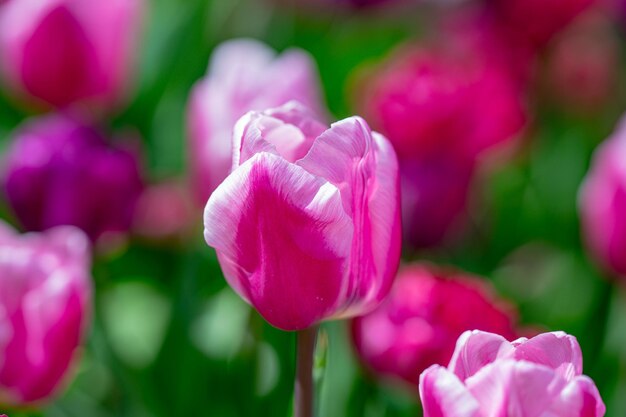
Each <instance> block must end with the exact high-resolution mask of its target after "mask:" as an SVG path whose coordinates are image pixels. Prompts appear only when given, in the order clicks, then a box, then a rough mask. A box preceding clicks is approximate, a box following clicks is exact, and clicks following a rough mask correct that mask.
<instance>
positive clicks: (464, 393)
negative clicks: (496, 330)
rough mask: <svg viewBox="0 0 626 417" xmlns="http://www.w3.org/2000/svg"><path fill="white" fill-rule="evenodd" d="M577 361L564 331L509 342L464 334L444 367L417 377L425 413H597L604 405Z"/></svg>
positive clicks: (475, 416)
mask: <svg viewBox="0 0 626 417" xmlns="http://www.w3.org/2000/svg"><path fill="white" fill-rule="evenodd" d="M582 362H583V357H582V353H581V351H580V346H579V345H578V341H577V340H576V338H575V337H573V336H570V335H568V334H565V333H563V332H553V333H543V334H540V335H538V336H535V337H533V338H532V339H526V338H520V339H517V340H515V341H513V342H508V341H507V340H506V339H505V338H503V337H502V336H500V335H497V334H493V333H486V332H481V331H476V330H475V331H468V332H465V333H464V334H463V335H462V336H461V337H460V338H459V340H458V342H457V345H456V349H455V351H454V354H453V356H452V360H451V361H450V364H449V365H448V367H447V368H444V367H442V366H440V365H433V366H432V367H430V368H428V369H427V370H426V371H424V373H423V374H422V375H421V376H420V397H421V399H422V406H423V407H424V417H489V416H551V417H602V416H604V413H605V411H606V408H605V406H604V403H603V401H602V398H601V397H600V393H599V392H598V389H597V388H596V386H595V384H594V382H593V381H592V380H591V379H590V378H589V377H587V376H585V375H583V374H582V368H583V363H582Z"/></svg>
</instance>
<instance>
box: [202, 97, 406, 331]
mask: <svg viewBox="0 0 626 417" xmlns="http://www.w3.org/2000/svg"><path fill="white" fill-rule="evenodd" d="M234 142H235V146H234V148H233V149H234V156H233V171H232V173H231V174H230V175H229V176H228V178H226V180H225V181H224V182H223V183H222V184H221V185H220V186H219V187H218V188H217V189H216V190H215V192H214V193H213V194H212V195H211V197H210V198H209V201H208V203H207V206H206V209H205V216H204V226H205V231H204V235H205V238H206V241H207V243H208V244H209V246H212V247H214V248H215V249H216V251H217V254H218V258H219V260H220V264H221V266H222V270H223V272H224V275H225V276H226V279H227V280H228V282H229V283H230V285H231V286H232V287H233V288H234V289H235V291H237V292H238V293H239V295H241V296H242V297H243V298H244V299H245V300H247V301H248V302H249V303H250V304H252V305H253V306H254V307H255V308H256V309H257V310H258V311H259V313H261V315H262V316H263V317H264V318H265V319H266V320H267V321H268V322H269V323H270V324H272V325H274V326H276V327H278V328H281V329H284V330H301V329H305V328H307V327H309V326H311V325H313V324H315V323H317V322H319V321H322V320H328V319H334V318H342V317H349V316H354V315H358V314H363V313H366V312H368V311H370V310H371V309H373V308H375V307H376V306H377V305H378V304H379V302H380V301H381V300H382V299H383V298H384V297H385V295H386V294H387V292H388V290H389V288H390V286H391V283H392V280H393V278H394V275H395V273H396V268H397V266H398V261H399V256H400V202H399V190H398V166H397V162H396V156H395V154H394V152H393V149H392V148H391V146H390V145H389V143H388V142H387V140H386V139H385V138H384V137H383V136H381V135H380V134H378V133H375V132H372V131H371V130H370V128H369V127H368V125H367V123H366V122H365V121H364V120H363V119H361V118H360V117H350V118H348V119H345V120H342V121H339V122H337V123H334V124H333V125H331V127H330V129H328V128H327V127H326V126H325V125H323V124H322V123H320V122H318V121H317V120H316V119H315V118H313V117H312V116H311V115H310V114H309V113H308V112H307V111H306V110H305V109H304V108H303V107H301V106H300V105H299V104H297V103H288V104H287V105H285V106H282V107H279V108H276V109H272V110H266V111H264V112H250V113H248V114H247V115H246V116H244V117H242V118H241V119H240V120H239V122H237V125H236V127H235V135H234Z"/></svg>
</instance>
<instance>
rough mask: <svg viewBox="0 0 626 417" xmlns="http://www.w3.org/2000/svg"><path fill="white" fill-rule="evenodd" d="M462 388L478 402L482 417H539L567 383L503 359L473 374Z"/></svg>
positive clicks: (539, 369)
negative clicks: (465, 388) (464, 387)
mask: <svg viewBox="0 0 626 417" xmlns="http://www.w3.org/2000/svg"><path fill="white" fill-rule="evenodd" d="M465 384H466V386H467V388H468V389H469V391H470V392H471V393H472V395H473V396H474V398H476V399H477V400H478V401H479V402H480V404H481V411H482V414H483V415H484V417H500V416H504V415H506V416H516V417H541V416H544V415H545V414H544V413H545V412H546V411H548V410H549V408H550V406H551V404H552V402H553V401H554V400H555V398H557V396H558V395H559V393H560V392H561V390H562V389H563V387H564V386H565V384H566V382H565V380H564V379H563V378H561V377H560V376H559V375H558V374H557V373H556V372H554V370H552V369H550V368H548V367H546V366H542V365H538V364H534V363H531V362H525V361H520V362H516V361H514V360H512V359H502V360H498V361H497V362H495V363H491V364H489V365H487V366H485V367H484V368H482V369H481V370H479V371H478V372H476V373H475V374H474V375H473V376H471V377H469V378H468V379H467V380H466V381H465Z"/></svg>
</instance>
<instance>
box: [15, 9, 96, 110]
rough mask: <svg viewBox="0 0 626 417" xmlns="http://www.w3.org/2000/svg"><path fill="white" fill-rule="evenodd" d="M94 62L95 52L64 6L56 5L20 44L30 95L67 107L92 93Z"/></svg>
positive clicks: (23, 72)
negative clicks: (27, 38) (21, 45)
mask: <svg viewBox="0 0 626 417" xmlns="http://www.w3.org/2000/svg"><path fill="white" fill-rule="evenodd" d="M42 62H45V63H46V65H42ZM96 62H97V60H96V54H95V49H94V47H93V45H92V44H91V43H90V41H89V39H88V38H87V36H86V33H85V31H84V29H83V28H82V27H81V25H80V23H79V22H78V21H77V19H76V17H75V16H74V15H73V14H72V13H71V12H70V11H69V10H68V8H67V7H66V6H58V7H57V8H55V9H53V10H51V11H50V12H49V13H48V14H47V15H46V17H45V18H44V19H43V20H42V21H41V23H40V24H39V25H38V26H37V29H36V30H35V31H34V33H33V34H32V36H31V37H30V38H29V40H28V41H27V42H26V43H25V45H24V57H23V61H22V68H21V70H22V77H23V82H24V85H25V86H26V89H27V90H28V91H29V92H30V93H31V94H33V95H34V96H37V97H40V98H41V99H43V100H44V101H46V102H48V103H50V104H53V105H55V106H63V105H67V104H68V103H70V102H72V101H74V100H77V99H80V98H83V97H85V96H88V95H89V94H92V93H94V91H93V85H94V83H97V81H96V80H94V79H92V77H93V76H94V73H96V72H97V70H96V69H95V67H94V66H95V65H96Z"/></svg>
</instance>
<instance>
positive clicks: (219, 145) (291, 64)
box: [188, 39, 323, 205]
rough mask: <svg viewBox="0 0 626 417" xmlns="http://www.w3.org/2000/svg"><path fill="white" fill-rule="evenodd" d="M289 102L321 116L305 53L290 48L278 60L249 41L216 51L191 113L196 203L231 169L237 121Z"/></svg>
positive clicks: (198, 86)
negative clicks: (250, 114) (250, 112)
mask: <svg viewBox="0 0 626 417" xmlns="http://www.w3.org/2000/svg"><path fill="white" fill-rule="evenodd" d="M290 100H297V101H299V102H301V103H302V104H304V105H305V106H307V107H309V108H310V109H312V110H313V111H314V112H315V113H316V114H317V115H321V114H322V113H323V109H322V105H321V99H320V86H319V81H318V75H317V70H316V67H315V63H314V61H313V58H312V57H311V56H310V55H309V54H307V53H306V52H305V51H302V50H299V49H289V50H287V51H285V52H283V53H282V54H280V55H278V56H277V55H276V53H275V52H274V51H273V50H272V49H270V48H269V47H268V46H266V45H264V44H262V43H260V42H258V41H254V40H251V39H238V40H231V41H228V42H225V43H223V44H222V45H220V46H218V47H217V49H216V50H215V51H214V52H213V56H212V58H211V62H210V64H209V69H208V72H207V75H206V77H205V78H204V79H202V80H200V81H199V82H198V83H197V84H196V85H195V87H194V89H193V91H192V94H191V99H190V103H189V109H188V136H189V138H188V139H189V147H188V149H189V164H190V170H191V173H190V174H191V181H192V185H193V189H194V193H195V197H196V200H197V202H198V204H200V205H204V204H205V203H206V201H207V199H208V198H209V196H210V195H211V193H212V192H213V190H214V189H215V188H216V187H217V186H218V185H219V184H220V183H221V182H222V181H223V180H224V178H226V176H227V175H228V173H229V171H230V168H231V165H232V149H233V142H232V135H233V126H234V125H235V122H236V121H237V120H238V119H239V118H240V117H241V116H243V115H244V114H245V113H247V112H248V111H251V110H263V109H266V108H270V107H276V106H280V105H282V104H285V103H287V102H288V101H290Z"/></svg>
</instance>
